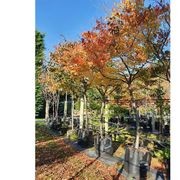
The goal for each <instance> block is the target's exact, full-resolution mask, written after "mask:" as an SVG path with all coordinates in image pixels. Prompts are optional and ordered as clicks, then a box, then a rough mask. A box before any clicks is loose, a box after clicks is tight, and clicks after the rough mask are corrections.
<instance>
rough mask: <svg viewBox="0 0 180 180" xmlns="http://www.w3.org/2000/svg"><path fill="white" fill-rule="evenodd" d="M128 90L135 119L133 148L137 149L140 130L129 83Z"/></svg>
mask: <svg viewBox="0 0 180 180" xmlns="http://www.w3.org/2000/svg"><path fill="white" fill-rule="evenodd" d="M128 90H129V94H130V97H131V100H130V103H131V109H132V111H133V114H134V115H135V120H136V140H135V148H136V149H138V148H139V138H140V132H139V115H138V112H137V106H136V102H135V99H134V95H133V90H132V89H131V87H130V85H129V87H128Z"/></svg>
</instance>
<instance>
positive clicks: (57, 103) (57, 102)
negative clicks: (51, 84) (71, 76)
mask: <svg viewBox="0 0 180 180" xmlns="http://www.w3.org/2000/svg"><path fill="white" fill-rule="evenodd" d="M58 110H59V93H57V96H56V103H55V119H56V121H57V120H58Z"/></svg>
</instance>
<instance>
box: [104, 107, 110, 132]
mask: <svg viewBox="0 0 180 180" xmlns="http://www.w3.org/2000/svg"><path fill="white" fill-rule="evenodd" d="M104 115H105V133H106V134H107V133H108V129H109V126H108V122H109V104H105V111H104Z"/></svg>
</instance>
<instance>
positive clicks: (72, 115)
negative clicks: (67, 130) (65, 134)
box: [71, 94, 74, 130]
mask: <svg viewBox="0 0 180 180" xmlns="http://www.w3.org/2000/svg"><path fill="white" fill-rule="evenodd" d="M71 98H72V105H71V119H72V122H71V123H72V130H73V129H74V95H73V94H72V96H71Z"/></svg>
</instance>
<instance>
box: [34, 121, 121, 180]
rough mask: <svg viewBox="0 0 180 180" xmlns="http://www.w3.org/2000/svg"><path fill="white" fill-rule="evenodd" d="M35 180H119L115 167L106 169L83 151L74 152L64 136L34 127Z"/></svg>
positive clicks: (106, 166) (119, 176)
mask: <svg viewBox="0 0 180 180" xmlns="http://www.w3.org/2000/svg"><path fill="white" fill-rule="evenodd" d="M36 179H37V180H55V179H64V180H66V179H78V180H94V179H96V180H101V179H102V180H103V179H104V180H111V179H117V180H118V179H120V180H121V179H122V180H124V179H125V178H123V177H122V176H121V175H120V174H118V173H117V167H116V166H108V165H105V164H104V163H102V162H101V161H99V160H98V159H94V158H90V157H88V156H87V155H86V154H85V153H84V152H82V151H78V150H75V149H73V148H72V147H71V146H70V145H69V144H67V143H65V142H64V139H63V137H57V136H54V135H51V134H50V133H49V131H48V129H47V128H46V127H45V126H44V125H43V124H40V123H39V124H36Z"/></svg>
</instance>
